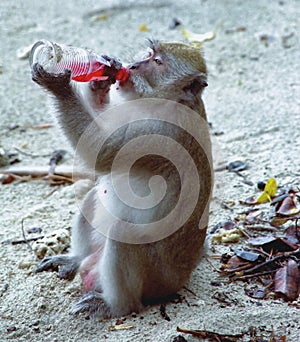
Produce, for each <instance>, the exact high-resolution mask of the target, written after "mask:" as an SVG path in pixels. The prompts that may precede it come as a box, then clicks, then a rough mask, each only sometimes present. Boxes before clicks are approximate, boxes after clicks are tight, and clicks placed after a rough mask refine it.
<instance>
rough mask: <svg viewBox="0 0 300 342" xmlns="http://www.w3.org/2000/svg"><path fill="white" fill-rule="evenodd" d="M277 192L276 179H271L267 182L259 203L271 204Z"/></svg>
mask: <svg viewBox="0 0 300 342" xmlns="http://www.w3.org/2000/svg"><path fill="white" fill-rule="evenodd" d="M276 190H277V183H276V179H275V178H270V179H269V180H268V181H267V184H266V186H265V190H264V192H263V193H262V194H261V195H260V196H259V197H258V199H257V203H266V202H271V200H272V197H274V196H275V194H276Z"/></svg>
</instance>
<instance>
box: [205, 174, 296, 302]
mask: <svg viewBox="0 0 300 342" xmlns="http://www.w3.org/2000/svg"><path fill="white" fill-rule="evenodd" d="M261 183H262V182H261ZM259 189H260V190H262V193H261V194H260V195H259V196H257V195H256V196H255V195H253V196H251V197H250V198H251V199H252V200H250V198H248V199H247V200H245V201H240V204H242V205H245V206H251V207H252V206H254V205H256V206H259V207H254V208H251V209H250V210H246V211H245V212H242V213H240V214H239V215H238V216H237V217H235V218H234V220H232V221H228V222H232V224H229V223H228V222H227V223H226V224H224V223H223V224H222V223H220V224H218V225H216V226H215V227H214V228H213V232H212V243H227V242H241V241H240V240H241V239H242V238H240V239H239V240H238V241H234V240H231V241H226V239H222V238H220V234H221V235H222V234H224V231H225V230H224V226H225V227H226V226H227V227H229V228H230V229H229V230H226V234H230V232H231V231H232V233H235V232H236V230H237V229H239V230H240V231H242V232H243V233H244V234H243V235H244V236H246V243H247V244H246V245H242V246H241V247H239V248H236V249H234V252H233V253H232V254H231V255H228V254H226V255H223V256H222V257H221V260H220V261H221V264H222V266H221V272H222V274H224V275H227V276H229V279H230V281H237V280H243V281H247V282H248V284H250V285H255V286H254V287H253V286H252V287H251V288H248V289H245V293H246V295H248V296H250V297H252V298H256V299H268V298H273V297H277V298H282V299H283V300H285V301H287V302H290V303H293V302H294V301H296V300H297V299H298V297H299V294H300V270H299V267H300V225H299V222H300V189H299V187H295V188H286V189H280V191H278V186H277V182H276V180H275V178H270V179H269V180H268V181H267V182H266V183H265V186H264V187H262V186H261V187H260V188H259ZM252 227H255V229H252ZM266 231H268V232H267V233H265V232H266ZM241 236H242V235H241ZM257 282H259V283H260V284H261V285H259V286H257ZM291 305H292V304H291Z"/></svg>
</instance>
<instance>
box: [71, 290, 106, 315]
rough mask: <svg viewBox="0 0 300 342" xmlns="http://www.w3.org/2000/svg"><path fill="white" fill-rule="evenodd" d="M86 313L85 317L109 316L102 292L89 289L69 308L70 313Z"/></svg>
mask: <svg viewBox="0 0 300 342" xmlns="http://www.w3.org/2000/svg"><path fill="white" fill-rule="evenodd" d="M79 313H86V314H87V317H89V318H90V317H91V318H93V317H99V318H110V317H111V313H110V309H109V307H108V305H107V304H106V303H105V301H104V299H103V297H102V294H101V293H100V292H97V291H89V292H88V293H86V294H85V295H83V296H82V297H81V299H80V300H79V302H77V303H76V304H75V305H74V306H73V308H72V309H71V310H70V314H71V315H77V314H79Z"/></svg>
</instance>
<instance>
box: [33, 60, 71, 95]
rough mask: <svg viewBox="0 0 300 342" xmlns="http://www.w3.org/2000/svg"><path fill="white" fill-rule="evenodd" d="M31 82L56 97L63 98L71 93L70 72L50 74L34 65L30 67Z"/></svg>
mask: <svg viewBox="0 0 300 342" xmlns="http://www.w3.org/2000/svg"><path fill="white" fill-rule="evenodd" d="M32 80H33V81H34V82H36V83H37V84H39V85H40V86H42V87H43V88H45V89H46V90H48V91H50V92H51V93H53V94H54V95H56V96H58V97H62V96H63V97H65V96H66V95H68V94H70V92H72V89H71V84H70V81H71V70H65V72H64V73H61V74H50V73H48V72H47V71H45V70H44V68H43V67H42V66H41V65H40V64H38V63H35V64H34V65H33V66H32Z"/></svg>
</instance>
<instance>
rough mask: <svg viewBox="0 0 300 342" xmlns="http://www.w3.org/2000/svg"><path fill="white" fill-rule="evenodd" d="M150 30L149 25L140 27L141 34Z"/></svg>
mask: <svg viewBox="0 0 300 342" xmlns="http://www.w3.org/2000/svg"><path fill="white" fill-rule="evenodd" d="M148 30H149V29H148V26H147V25H144V24H143V25H140V26H139V31H141V32H146V31H148Z"/></svg>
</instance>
